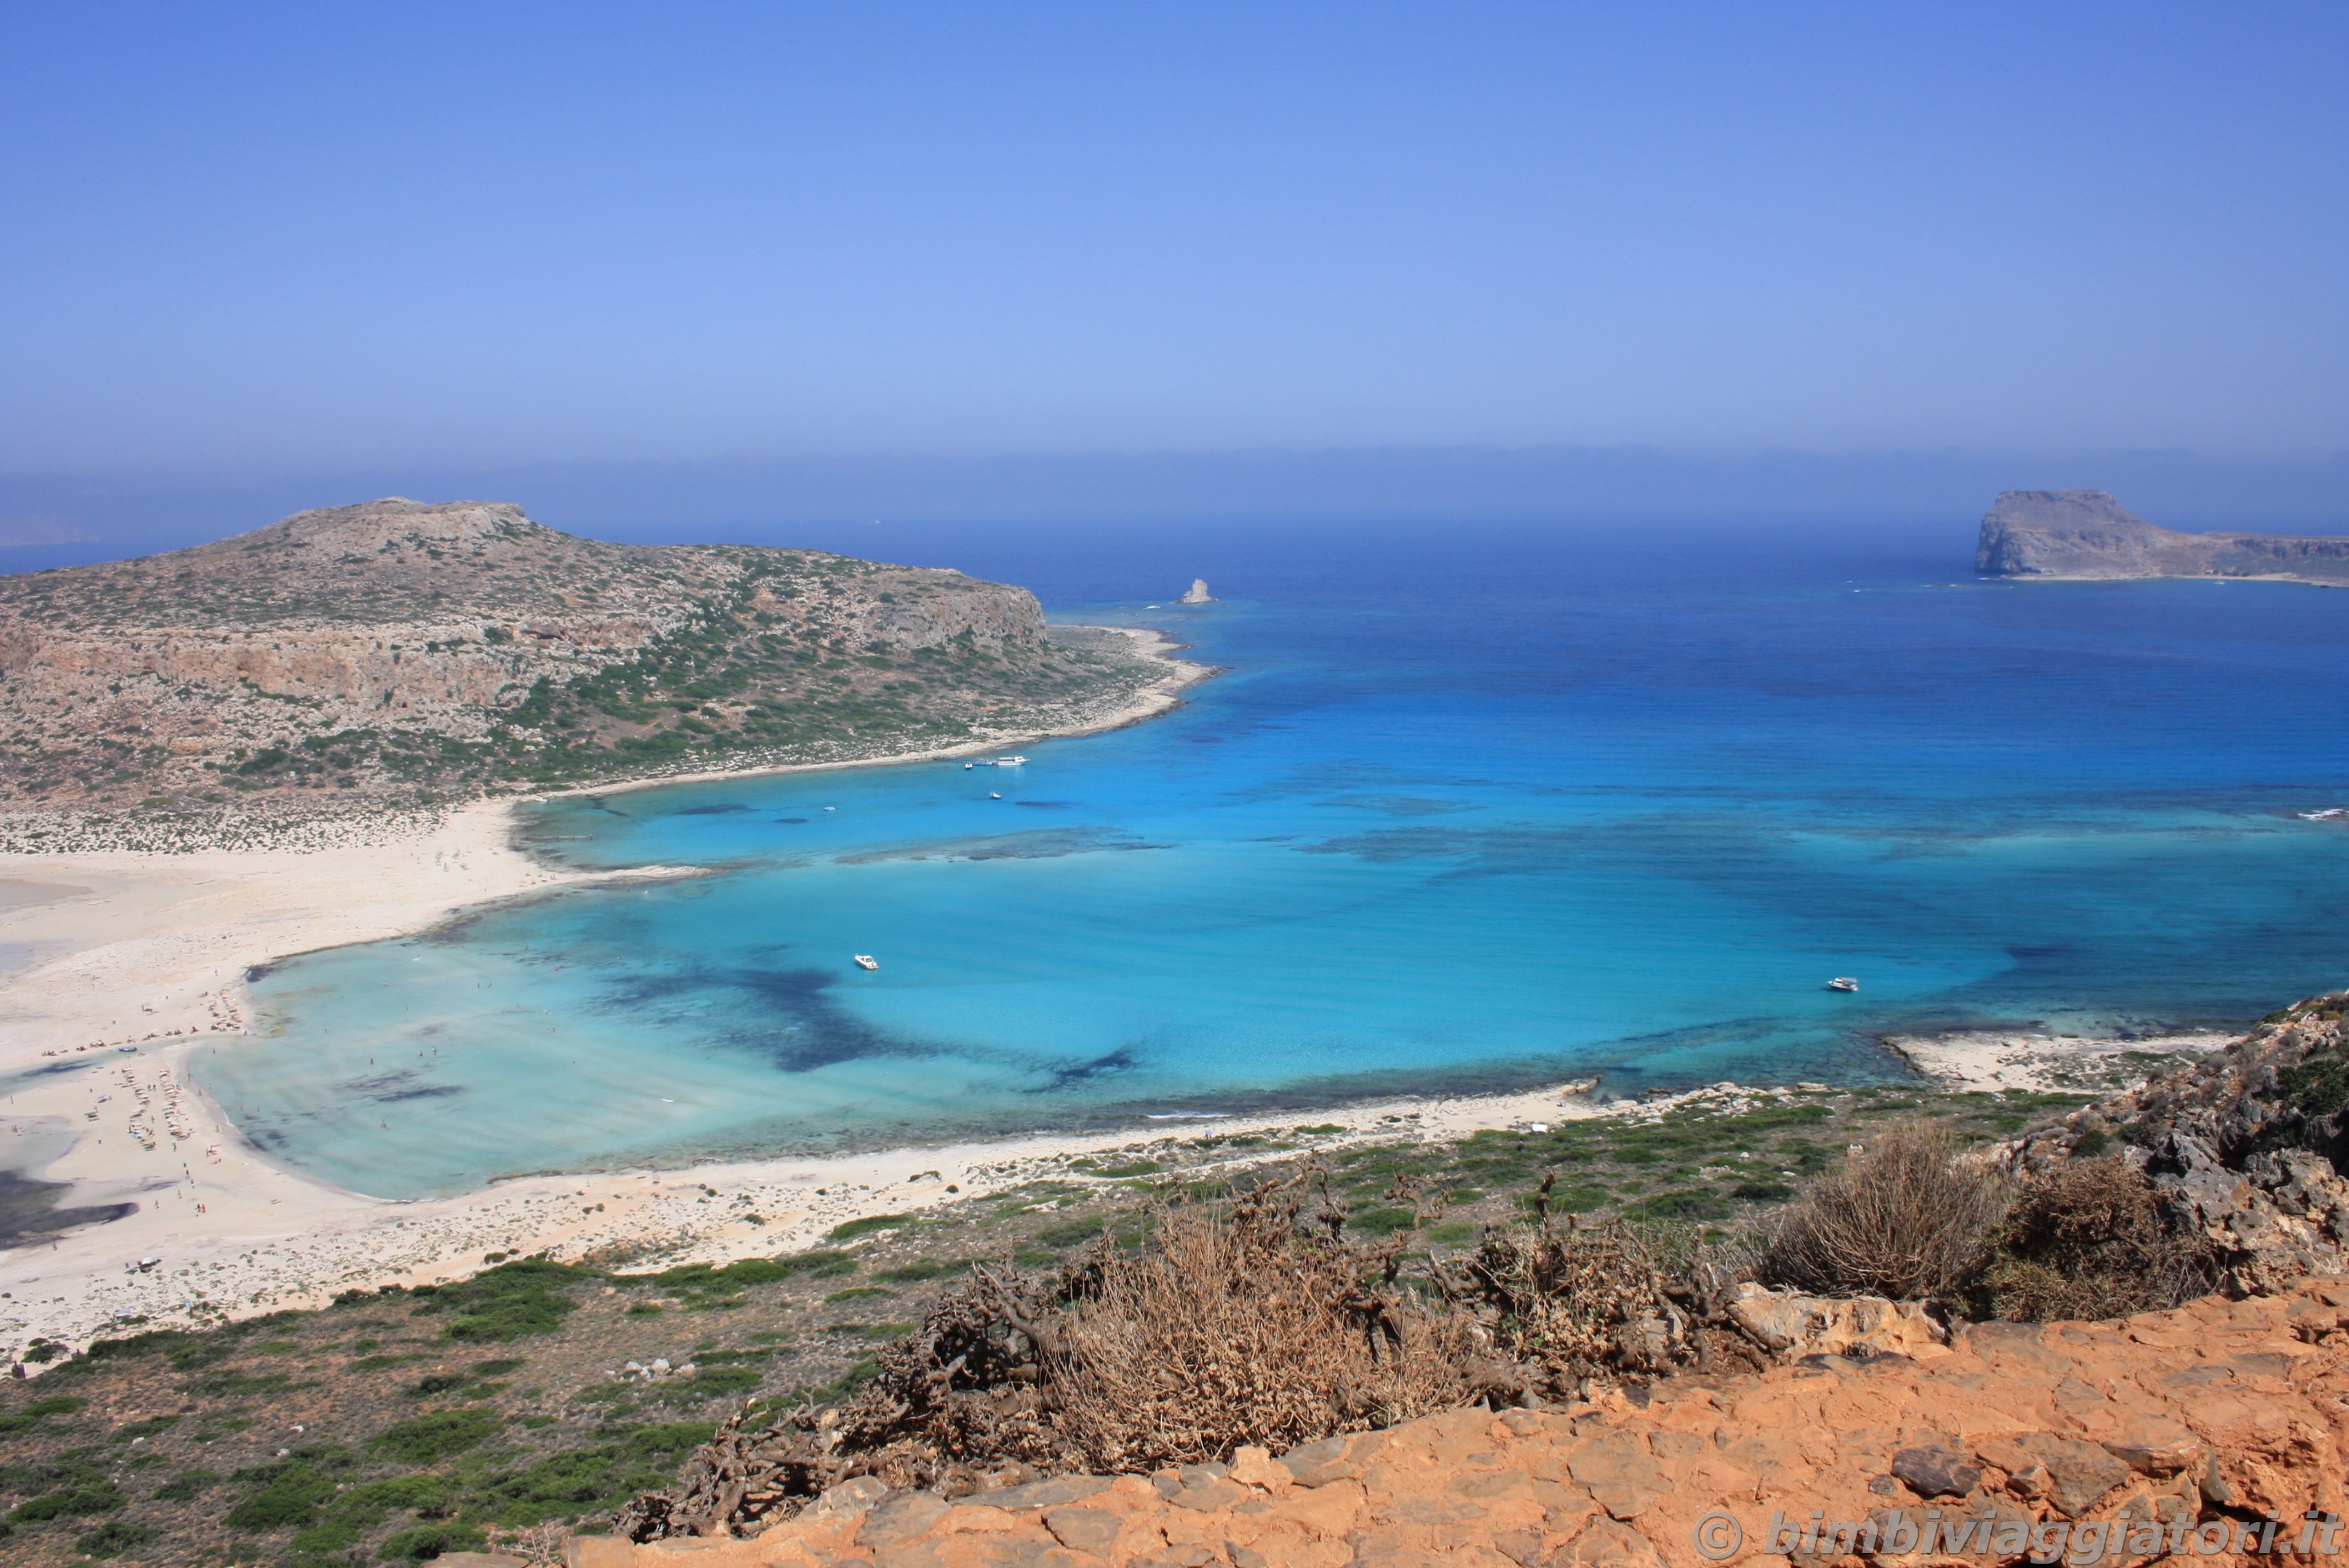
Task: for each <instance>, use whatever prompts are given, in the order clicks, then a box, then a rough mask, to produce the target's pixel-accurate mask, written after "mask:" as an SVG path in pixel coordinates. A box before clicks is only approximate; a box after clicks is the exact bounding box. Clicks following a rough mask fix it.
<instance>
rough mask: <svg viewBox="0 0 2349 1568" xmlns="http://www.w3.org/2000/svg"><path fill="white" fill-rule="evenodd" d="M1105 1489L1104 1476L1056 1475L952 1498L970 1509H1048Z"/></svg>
mask: <svg viewBox="0 0 2349 1568" xmlns="http://www.w3.org/2000/svg"><path fill="white" fill-rule="evenodd" d="M1109 1489H1110V1481H1109V1479H1108V1478H1107V1477H1105V1476H1097V1475H1056V1476H1054V1477H1052V1478H1051V1479H1050V1480H1031V1481H1030V1482H1029V1483H1028V1484H1027V1485H1025V1486H1007V1487H1001V1488H999V1489H998V1490H996V1491H975V1492H972V1493H971V1494H970V1495H969V1496H968V1497H958V1498H957V1499H955V1501H957V1502H959V1503H963V1504H966V1505H968V1506H969V1507H972V1508H1012V1509H1018V1508H1050V1507H1052V1506H1053V1505H1055V1504H1057V1503H1064V1502H1082V1501H1084V1500H1085V1499H1087V1498H1089V1497H1099V1496H1100V1495H1101V1494H1102V1492H1105V1491H1108V1490H1109Z"/></svg>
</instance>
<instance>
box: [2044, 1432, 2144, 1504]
mask: <svg viewBox="0 0 2349 1568" xmlns="http://www.w3.org/2000/svg"><path fill="white" fill-rule="evenodd" d="M2023 1447H2024V1448H2025V1449H2027V1450H2028V1451H2029V1452H2031V1453H2032V1454H2033V1456H2034V1457H2035V1458H2037V1459H2038V1460H2039V1461H2040V1463H2042V1464H2044V1465H2045V1466H2046V1467H2047V1476H2048V1491H2047V1496H2048V1501H2051V1502H2053V1503H2054V1505H2055V1506H2056V1507H2057V1508H2058V1509H2060V1510H2062V1511H2063V1512H2064V1514H2065V1515H2066V1516H2067V1517H2069V1518H2072V1519H2078V1518H2080V1517H2081V1516H2083V1515H2084V1514H2085V1513H2086V1512H2087V1511H2089V1510H2090V1509H2093V1508H2094V1507H2095V1506H2096V1504H2097V1503H2099V1502H2101V1501H2104V1498H2105V1496H2106V1493H2108V1492H2110V1491H2112V1490H2113V1489H2114V1488H2115V1487H2116V1486H2119V1485H2120V1484H2121V1483H2122V1482H2123V1481H2126V1480H2129V1479H2130V1478H2131V1477H2132V1476H2134V1475H2135V1474H2136V1473H2137V1472H2136V1471H2134V1470H2130V1469H2129V1467H2128V1466H2127V1465H2126V1464H2123V1463H2122V1462H2121V1461H2120V1460H2116V1459H2115V1458H2113V1456H2112V1455H2110V1454H2108V1453H2106V1451H2105V1450H2104V1449H2103V1448H2102V1447H2100V1446H2098V1445H2097V1444H2095V1443H2084V1442H2081V1441H2079V1440H2077V1439H2073V1438H2059V1437H2056V1436H2054V1434H2052V1433H2048V1432H2034V1433H2033V1434H2032V1435H2031V1436H2030V1437H2029V1438H2027V1439H2023Z"/></svg>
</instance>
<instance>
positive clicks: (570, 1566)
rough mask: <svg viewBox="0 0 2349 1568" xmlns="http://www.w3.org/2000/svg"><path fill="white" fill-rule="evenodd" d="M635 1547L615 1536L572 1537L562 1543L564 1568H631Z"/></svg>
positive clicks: (634, 1557) (634, 1560) (633, 1561)
mask: <svg viewBox="0 0 2349 1568" xmlns="http://www.w3.org/2000/svg"><path fill="white" fill-rule="evenodd" d="M635 1562H636V1547H635V1545H634V1544H633V1543H631V1542H627V1541H626V1540H624V1539H622V1538H621V1537H619V1536H617V1535H574V1536H573V1537H572V1538H571V1539H570V1540H569V1541H567V1542H564V1547H563V1563H564V1568H631V1565H632V1564H633V1563H635Z"/></svg>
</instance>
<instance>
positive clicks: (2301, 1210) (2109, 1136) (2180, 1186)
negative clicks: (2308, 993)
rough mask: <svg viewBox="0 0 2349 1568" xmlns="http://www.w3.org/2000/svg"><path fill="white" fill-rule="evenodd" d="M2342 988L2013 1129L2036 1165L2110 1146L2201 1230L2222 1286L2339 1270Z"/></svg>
mask: <svg viewBox="0 0 2349 1568" xmlns="http://www.w3.org/2000/svg"><path fill="white" fill-rule="evenodd" d="M2344 1011H2349V995H2332V996H2318V997H2314V998H2312V999H2311V1000H2309V1001H2306V1002H2302V1003H2299V1004H2297V1005H2295V1006H2291V1007H2287V1008H2285V1009H2284V1010H2283V1011H2282V1012H2281V1013H2278V1014H2276V1015H2274V1016H2271V1017H2270V1018H2268V1019H2266V1020H2265V1021H2263V1022H2262V1023H2261V1025H2260V1026H2258V1027H2256V1028H2254V1029H2253V1030H2251V1033H2250V1034H2248V1035H2246V1036H2244V1037H2243V1038H2241V1039H2240V1040H2238V1041H2237V1042H2236V1043H2235V1044H2233V1045H2231V1046H2230V1047H2227V1048H2226V1049H2225V1050H2223V1051H2221V1052H2220V1053H2219V1054H2218V1055H2216V1056H2213V1057H2206V1058H2204V1059H2203V1060H2201V1061H2199V1062H2195V1063H2192V1064H2191V1065H2189V1066H2185V1067H2179V1068H2172V1069H2171V1070H2169V1071H2168V1072H2166V1073H2163V1074H2161V1075H2160V1076H2159V1077H2158V1078H2149V1079H2147V1081H2146V1082H2145V1083H2143V1084H2141V1085H2139V1086H2138V1087H2137V1088H2133V1089H2129V1090H2127V1091H2126V1092H2124V1093H2121V1094H2117V1095H2115V1096H2113V1097H2112V1098H2110V1099H2106V1100H2103V1101H2100V1102H2099V1103H2097V1104H2095V1105H2092V1106H2089V1107H2087V1108H2086V1109H2083V1110H2079V1111H2075V1112H2074V1113H2073V1114H2072V1116H2071V1117H2070V1118H2068V1119H2066V1120H2065V1122H2064V1125H2063V1126H2062V1127H2060V1128H2055V1129H2053V1130H2049V1131H2046V1132H2043V1133H2040V1134H2038V1135H2037V1136H2035V1137H2033V1138H2030V1139H2027V1140H2024V1141H2023V1144H2022V1146H2021V1148H2020V1149H2019V1150H2017V1151H2016V1156H2015V1159H2016V1163H2017V1164H2018V1165H2019V1166H2020V1167H2021V1168H2022V1169H2023V1170H2024V1171H2047V1170H2050V1169H2052V1168H2053V1167H2054V1166H2055V1165H2057V1164H2059V1163H2061V1162H2062V1161H2066V1160H2072V1159H2077V1158H2082V1157H2093V1156H2095V1155H2099V1154H2109V1153H2112V1152H2115V1151H2116V1149H2117V1150H2118V1151H2119V1152H2120V1153H2122V1154H2123V1156H2124V1157H2125V1158H2126V1159H2127V1161H2128V1162H2129V1163H2130V1164H2131V1165H2134V1166H2136V1167H2137V1168H2138V1169H2139V1170H2141V1171H2144V1172H2145V1174H2146V1176H2147V1179H2148V1180H2149V1181H2151V1182H2152V1184H2153V1189H2154V1193H2155V1196H2156V1197H2157V1198H2158V1200H2159V1202H2161V1203H2162V1205H2163V1207H2164V1208H2165V1209H2167V1210H2168V1222H2169V1224H2170V1225H2171V1226H2172V1227H2173V1229H2174V1230H2175V1231H2177V1232H2178V1233H2182V1234H2186V1235H2190V1236H2193V1237H2197V1238H2199V1240H2201V1241H2202V1242H2204V1243H2208V1244H2209V1246H2210V1247H2211V1249H2212V1250H2213V1253H2214V1254H2215V1256H2216V1259H2217V1261H2218V1263H2219V1264H2220V1268H2221V1270H2222V1273H2221V1275H2220V1284H2222V1285H2223V1286H2224V1287H2225V1288H2226V1289H2227V1290H2228V1291H2229V1292H2230V1294H2235V1295H2267V1294H2271V1293H2275V1292H2279V1291H2282V1290H2286V1289H2289V1288H2291V1286H2292V1283H2293V1282H2294V1281H2296V1280H2298V1279H2299V1278H2300V1277H2302V1275H2306V1274H2318V1275H2328V1276H2337V1275H2341V1274H2349V1181H2344V1180H2343V1178H2342V1176H2341V1174H2340V1172H2339V1171H2338V1170H2337V1169H2336V1167H2337V1166H2340V1165H2343V1164H2349V1042H2344V1034H2343V1026H2342V1018H2343V1014H2344Z"/></svg>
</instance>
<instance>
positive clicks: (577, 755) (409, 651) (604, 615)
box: [0, 498, 1169, 849]
mask: <svg viewBox="0 0 2349 1568" xmlns="http://www.w3.org/2000/svg"><path fill="white" fill-rule="evenodd" d="M1168 673H1169V665H1168V664H1167V662H1166V661H1164V659H1160V658H1155V657H1152V656H1150V655H1149V654H1148V652H1147V651H1146V650H1143V649H1142V648H1139V647H1137V645H1135V643H1134V641H1133V638H1132V637H1130V636H1128V635H1126V634H1123V633H1120V632H1115V631H1111V630H1107V629H1103V628H1090V627H1054V626H1050V625H1047V624H1045V620H1044V615H1043V612H1042V610H1041V609H1040V607H1039V606H1038V604H1037V603H1036V599H1035V596H1034V595H1033V594H1031V593H1029V592H1028V591H1027V590H1026V589H1024V588H1018V587H1013V586H1011V585H1009V584H1007V583H988V582H983V581H980V580H978V579H976V578H971V577H966V576H964V575H963V574H962V573H959V572H955V571H951V570H946V569H938V568H923V567H911V566H894V565H886V564H882V563H879V562H869V561H859V560H855V559H853V558H850V557H847V556H840V555H831V554H826V553H824V552H820V551H812V550H779V549H764V548H758V547H753V546H748V545H660V546H644V545H626V544H612V543H607V542H603V541H600V540H593V539H583V538H579V537H577V536H574V535H572V534H567V533H562V532H559V531H555V530H554V529H551V528H547V527H544V526H543V525H541V524H539V523H536V522H533V521H531V520H530V519H529V518H528V517H526V516H525V515H523V510H522V509H521V508H520V507H518V506H512V505H505V504H498V503H490V502H478V501H455V502H450V503H446V504H437V505H436V504H428V503H424V502H419V501H412V500H400V499H398V498H393V499H389V500H377V501H369V502H367V503H366V504H364V505H359V506H346V507H335V508H329V509H326V510H322V511H305V512H299V513H296V514H295V515H294V516H292V517H288V518H286V519H285V520H284V521H280V522H277V523H274V524H272V525H271V526H269V527H267V528H263V529H259V530H257V531H254V532H251V533H245V534H239V535H236V536H234V537H233V538H229V539H223V540H220V541H216V542H212V543H210V544H204V545H199V546H197V547H195V548H193V549H190V550H181V551H176V552H171V553H170V554H165V555H157V556H150V557H147V558H144V559H140V560H134V561H122V562H106V563H103V564H98V565H90V566H75V567H66V568H62V569H59V570H56V571H50V572H39V573H25V574H22V575H18V576H13V577H5V578H0V676H5V682H0V842H7V843H10V844H11V845H12V847H23V848H37V849H55V848H58V847H61V844H62V843H63V842H65V841H72V842H75V843H82V842H86V841H89V839H90V833H91V827H92V821H93V819H95V820H102V821H104V822H106V823H107V824H108V827H107V830H106V831H105V832H104V833H101V834H100V835H99V838H100V839H101V840H103V841H106V842H109V843H119V845H120V846H121V847H126V848H185V847H192V846H194V845H201V844H222V843H228V842H244V841H252V840H254V838H255V836H256V835H258V837H259V838H260V839H261V840H262V841H276V840H279V839H282V837H283V836H284V834H285V832H286V831H287V830H293V829H295V827H296V825H298V824H301V823H305V822H314V821H315V820H317V819H320V818H328V819H343V820H348V819H353V818H380V817H381V816H383V815H384V814H385V813H387V812H392V811H398V810H407V809H414V808H419V807H423V808H427V809H429V808H431V807H433V806H435V805H439V804H445V803H448V802H450V801H456V800H464V799H473V798H476V797H478V796H479V795H480V794H481V793H482V792H484V791H488V792H492V793H497V792H510V791H516V790H534V789H548V788H575V787H579V786H598V785H608V784H611V783H614V782H618V781H624V780H630V779H657V778H665V777H672V776H676V775H678V774H683V773H692V772H701V771H713V770H723V771H737V770H742V769H761V768H773V767H786V766H795V765H806V764H822V763H835V764H836V763H843V762H856V761H869V760H875V759H879V758H887V757H895V756H904V755H907V754H915V753H925V752H938V751H944V750H949V749H953V748H957V747H964V746H982V745H988V744H992V743H995V742H997V741H999V740H1003V739H1008V738H1013V737H1018V736H1034V735H1040V734H1044V733H1067V732H1072V731H1080V730H1084V729H1089V728H1097V727H1102V724H1103V723H1104V722H1107V721H1111V720H1112V719H1113V718H1114V717H1117V716H1121V715H1125V714H1127V712H1128V710H1130V709H1132V708H1133V707H1135V705H1136V703H1137V701H1139V700H1140V699H1141V698H1142V697H1143V694H1144V692H1145V690H1147V689H1150V688H1154V687H1156V686H1159V685H1160V684H1161V683H1162V682H1163V681H1164V678H1165V677H1166V676H1167V675H1168ZM1144 706H1145V707H1148V705H1147V704H1144ZM1162 706H1163V705H1162ZM1150 711H1156V709H1155V708H1154V707H1151V708H1150ZM237 825H242V826H243V828H244V829H245V830H246V831H243V832H242V833H239V832H237V831H234V830H233V829H234V828H235V827H236V826H237ZM45 840H46V841H45Z"/></svg>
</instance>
